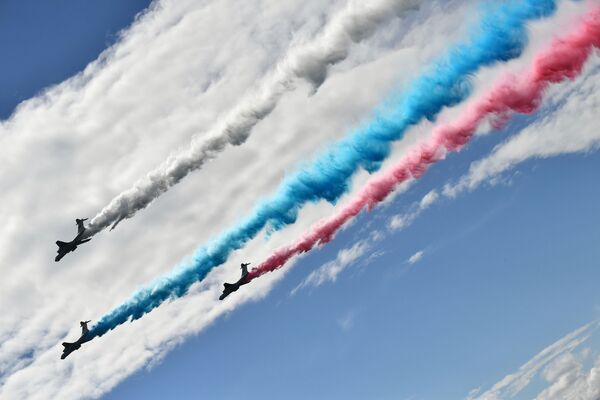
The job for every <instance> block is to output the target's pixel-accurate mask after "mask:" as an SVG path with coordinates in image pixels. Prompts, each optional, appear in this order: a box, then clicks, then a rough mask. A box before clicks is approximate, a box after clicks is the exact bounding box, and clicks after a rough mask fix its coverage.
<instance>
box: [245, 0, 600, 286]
mask: <svg viewBox="0 0 600 400" xmlns="http://www.w3.org/2000/svg"><path fill="white" fill-rule="evenodd" d="M594 47H596V48H598V47H600V6H596V7H594V8H592V9H591V10H590V11H589V12H588V13H587V14H586V15H585V16H584V17H583V18H582V19H581V21H580V23H579V24H578V25H577V26H576V27H575V29H574V30H573V31H572V32H570V33H569V34H567V35H566V36H564V37H559V38H555V39H554V40H553V42H552V44H551V45H550V47H549V48H548V49H547V50H545V51H542V52H541V53H539V54H538V55H537V56H536V57H535V58H534V60H533V64H532V65H531V67H530V68H529V69H528V70H527V71H525V72H524V73H521V74H518V75H517V74H509V75H506V76H505V77H503V78H502V79H500V80H499V81H498V82H497V83H496V84H495V85H494V86H493V87H492V89H491V90H490V91H489V92H487V93H486V94H485V95H483V96H482V97H481V98H479V99H478V100H476V101H474V102H472V103H471V104H470V106H469V107H468V108H467V109H466V110H465V112H464V113H463V114H462V115H461V116H460V117H459V118H458V119H457V120H456V121H455V122H454V123H452V124H444V125H440V126H438V127H436V128H435V129H434V130H433V132H432V134H431V136H430V137H429V138H428V139H427V140H426V141H425V142H424V143H421V144H418V145H416V146H415V147H414V148H413V149H412V150H411V151H410V152H409V153H408V154H407V155H406V156H405V157H403V158H402V159H401V160H400V161H399V162H398V163H397V164H396V165H394V166H393V167H391V168H389V169H388V170H386V171H384V172H382V173H381V174H378V175H377V176H375V177H374V178H372V179H371V180H370V181H369V182H368V183H367V184H366V185H365V186H364V187H363V188H362V190H361V191H360V192H359V193H358V194H357V196H356V197H355V198H354V199H353V200H352V201H351V202H350V203H349V204H347V205H345V206H344V207H343V208H342V209H340V210H339V212H338V213H337V214H335V215H333V216H332V217H329V218H327V219H324V220H322V221H320V222H319V223H317V224H316V225H314V226H313V227H312V228H311V229H310V231H309V232H308V233H306V234H305V235H304V236H303V237H301V238H300V239H299V240H298V241H297V242H296V243H295V244H293V245H291V246H288V247H283V248H280V249H278V250H276V251H275V252H274V253H273V254H272V255H271V256H270V257H269V258H267V259H266V260H265V261H264V262H262V263H261V264H260V265H259V266H258V267H256V268H254V269H253V270H252V271H250V272H249V274H248V278H249V281H250V280H253V279H255V278H258V277H259V276H261V275H263V274H265V273H267V272H270V271H274V270H276V269H278V268H281V267H282V266H283V265H284V264H285V263H286V262H287V261H289V260H290V259H291V258H292V257H294V256H296V255H298V254H301V253H305V252H307V251H309V250H311V249H312V248H313V247H315V246H317V245H323V244H325V243H327V242H329V241H330V240H331V239H332V237H333V235H334V234H335V233H336V232H337V231H338V230H339V229H340V228H341V227H342V226H343V225H344V224H345V223H346V222H348V221H349V220H350V219H352V218H353V217H355V216H356V215H357V214H359V213H360V212H361V211H362V210H363V208H365V207H366V208H367V209H368V210H371V209H372V208H373V207H375V205H377V204H378V203H380V202H381V201H382V200H384V199H385V198H386V197H387V196H388V195H389V194H390V193H391V192H392V191H393V190H394V189H395V188H396V186H397V185H398V184H400V183H402V182H404V181H406V180H408V179H410V178H412V177H414V178H419V177H420V176H422V175H423V174H424V173H425V171H426V170H427V169H428V168H429V166H430V165H431V164H433V163H435V162H437V161H439V160H441V159H442V158H444V156H445V154H446V152H448V151H458V150H460V149H461V148H462V147H463V146H464V145H465V144H466V143H467V142H469V140H471V138H472V137H473V135H474V133H475V130H476V129H477V127H478V126H479V124H480V123H481V122H483V121H484V120H485V119H486V118H490V120H491V123H492V126H493V127H494V128H496V129H497V128H500V127H502V126H503V125H504V124H505V123H506V122H507V121H508V118H509V116H510V113H511V112H517V113H524V114H529V113H532V112H534V111H535V110H537V108H538V107H539V105H540V103H541V99H542V95H543V92H544V90H545V89H546V88H547V87H548V86H549V85H550V84H551V83H558V82H561V81H563V80H565V79H574V78H575V77H576V76H578V75H579V74H580V73H581V70H582V68H583V65H584V63H585V61H586V60H587V58H588V56H589V55H590V53H591V51H592V50H593V48H594Z"/></svg>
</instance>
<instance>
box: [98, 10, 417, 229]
mask: <svg viewBox="0 0 600 400" xmlns="http://www.w3.org/2000/svg"><path fill="white" fill-rule="evenodd" d="M418 4H419V1H418V0H379V1H374V2H369V4H362V2H358V1H356V2H354V1H353V2H351V3H350V4H349V5H348V6H347V7H346V9H344V11H342V12H341V13H340V14H338V15H337V16H336V17H335V18H334V19H333V20H332V21H331V22H330V23H329V24H328V25H327V26H326V27H325V28H324V30H323V32H322V33H321V34H320V35H318V36H317V37H316V38H315V39H314V40H313V41H311V42H309V43H306V44H303V45H301V46H298V47H294V48H293V49H292V50H291V51H290V52H289V53H288V55H287V56H286V57H285V58H284V59H283V60H282V61H281V62H280V63H279V65H278V67H277V68H276V69H275V70H274V71H273V73H272V74H271V75H270V76H269V77H268V78H267V79H266V80H265V81H264V82H263V85H262V86H261V87H260V88H259V89H258V91H257V93H255V94H254V95H252V96H249V97H246V98H245V99H244V100H242V102H241V103H240V104H238V106H237V107H236V108H234V109H233V110H232V111H231V112H230V113H229V115H228V116H227V117H226V118H225V119H224V120H223V121H221V122H220V123H219V124H218V125H216V126H215V127H214V128H213V129H212V130H211V132H210V133H209V135H208V136H209V139H208V140H200V139H194V140H192V142H191V144H190V146H189V148H188V149H187V150H186V151H184V152H182V153H179V154H176V155H173V156H170V157H169V158H168V159H167V160H166V161H165V162H164V163H163V164H161V165H160V166H159V167H158V168H156V169H154V170H153V171H151V172H150V173H148V174H147V175H146V176H145V177H143V178H141V179H140V180H138V181H137V182H136V183H135V184H134V185H133V187H131V188H129V189H127V190H126V191H124V192H122V193H120V194H119V195H117V196H116V197H115V198H113V200H112V201H111V202H110V203H109V204H108V205H107V206H106V207H104V208H103V209H102V211H100V212H99V213H98V214H97V215H96V216H95V217H94V218H92V220H91V222H90V226H89V227H88V230H87V236H88V237H91V236H93V235H95V234H96V233H98V232H99V231H101V230H103V229H105V228H107V227H108V226H109V225H111V224H112V228H114V227H115V226H116V225H117V224H118V223H119V222H120V221H122V220H123V219H125V218H131V217H132V216H133V215H135V213H136V212H137V211H139V210H141V209H143V208H145V207H146V206H148V205H149V204H150V203H151V202H152V201H153V200H154V199H156V198H157V197H158V196H160V195H161V194H163V193H165V192H166V191H167V190H169V188H171V187H172V186H174V185H176V184H177V183H178V182H179V181H180V180H181V179H183V178H184V177H185V176H186V175H187V174H189V173H190V172H192V171H194V170H196V169H199V168H201V167H202V165H204V163H205V162H206V161H208V160H210V159H211V158H213V157H214V156H215V155H216V154H218V153H219V152H221V151H223V150H224V149H225V147H226V146H227V145H229V144H231V145H240V144H242V143H244V142H245V141H246V139H248V137H249V136H250V133H251V131H252V129H253V128H254V126H256V124H258V123H259V122H260V121H261V120H262V119H264V118H265V117H267V116H268V115H269V114H270V113H271V112H272V111H273V110H274V109H275V107H276V106H277V103H278V102H279V100H280V99H281V97H282V96H283V94H285V93H286V92H288V91H291V90H293V89H294V85H293V84H294V81H295V80H296V79H298V78H300V79H305V80H307V81H308V82H309V83H310V84H312V85H313V87H314V88H315V90H316V89H317V88H318V87H319V86H320V85H321V84H322V83H323V82H324V81H325V80H326V79H327V72H328V68H329V67H330V66H332V65H334V64H336V63H339V62H340V61H343V60H344V59H345V58H346V57H347V56H348V50H349V48H350V46H351V45H352V43H357V42H360V41H362V40H365V39H367V38H368V37H370V36H371V35H372V34H373V33H374V32H375V28H376V27H377V25H379V24H381V23H383V22H385V21H386V20H389V19H391V18H394V17H402V16H403V15H404V14H405V13H406V12H408V11H411V10H415V9H417V7H418ZM112 228H111V229H112Z"/></svg>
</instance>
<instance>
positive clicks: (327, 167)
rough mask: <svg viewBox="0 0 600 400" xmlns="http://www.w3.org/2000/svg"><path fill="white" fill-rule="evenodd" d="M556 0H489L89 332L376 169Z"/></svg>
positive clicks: (520, 42)
mask: <svg viewBox="0 0 600 400" xmlns="http://www.w3.org/2000/svg"><path fill="white" fill-rule="evenodd" d="M555 8H556V1H555V0H506V1H496V2H489V1H488V2H484V3H483V5H482V6H481V9H480V14H481V19H480V22H479V24H478V25H477V26H475V27H473V28H472V29H471V30H470V31H469V39H468V40H467V41H465V42H463V43H459V44H457V45H455V46H453V47H452V48H451V49H450V50H449V51H448V53H447V54H446V55H445V56H444V57H443V58H441V59H440V60H439V61H437V62H436V63H434V64H433V65H432V66H431V67H430V68H429V69H428V70H427V71H426V72H425V73H424V74H423V75H422V76H421V77H419V78H417V79H416V80H415V81H414V82H413V83H412V84H411V85H410V86H409V87H408V89H407V90H406V92H405V93H402V94H401V95H397V96H395V97H393V98H392V99H390V100H389V101H388V102H386V107H385V110H384V111H382V112H380V113H379V115H377V116H376V117H374V119H373V120H372V121H370V122H369V123H368V124H365V125H363V126H362V127H360V128H358V129H357V130H355V131H354V132H353V133H352V134H351V135H350V136H349V137H347V138H346V139H344V140H341V141H339V142H337V143H336V144H335V145H333V146H332V147H331V148H329V149H328V150H327V151H326V152H324V153H323V154H321V155H320V156H319V157H318V158H317V159H316V160H315V161H314V162H313V163H312V165H307V166H305V167H304V168H303V169H302V170H300V171H299V172H297V173H296V174H294V175H291V176H290V177H288V178H287V179H286V180H285V181H284V182H283V184H282V186H281V187H280V189H279V191H278V192H277V193H276V194H275V196H273V197H272V198H270V199H268V200H266V201H263V202H262V203H260V204H259V205H258V206H257V207H256V208H255V209H254V211H253V212H252V214H251V216H250V217H249V218H247V219H246V220H244V221H242V222H241V223H239V224H238V225H237V226H235V227H233V228H232V229H230V230H229V231H228V232H226V233H224V234H223V235H222V236H221V237H219V238H217V239H216V240H214V241H212V242H210V243H208V244H207V245H206V246H204V247H202V248H200V249H199V250H198V251H197V252H196V254H195V255H194V257H193V260H192V261H191V262H190V263H189V264H187V265H181V266H179V267H178V268H176V269H175V270H174V271H173V272H171V273H169V274H167V275H166V276H163V277H161V278H160V279H158V280H156V281H154V282H153V283H151V284H150V285H148V286H146V287H144V288H142V289H141V290H139V291H138V292H136V293H135V294H134V295H133V296H132V297H131V298H130V299H128V300H127V301H125V302H124V303H122V304H121V305H119V306H118V307H116V308H115V309H113V310H112V311H110V312H109V313H108V314H105V315H104V316H103V317H102V318H101V319H100V320H99V321H98V322H97V323H96V325H94V327H93V328H92V329H91V331H90V334H91V335H92V337H95V336H101V335H103V334H105V333H106V332H107V331H109V330H111V329H114V328H115V327H117V326H118V325H120V324H122V323H124V322H126V321H128V320H130V319H131V320H135V319H138V318H140V317H141V316H142V315H144V314H145V313H148V312H150V311H151V310H153V309H154V308H156V307H158V306H159V305H160V304H161V303H163V302H164V301H166V300H168V299H169V298H175V297H180V296H183V295H184V294H186V292H187V291H188V289H189V288H190V286H192V284H194V283H196V282H198V281H200V280H202V279H204V277H206V275H207V274H208V273H209V272H210V271H211V269H212V268H214V267H216V266H218V265H220V264H222V263H224V262H225V261H226V260H227V258H228V257H229V254H230V253H231V252H232V251H234V250H237V249H240V248H241V247H242V246H244V244H245V243H246V242H248V241H249V240H251V239H252V238H254V237H255V236H256V235H257V234H258V233H259V232H260V231H261V230H262V229H264V228H265V227H266V228H268V229H269V230H277V229H280V228H282V227H284V226H286V225H288V224H292V223H293V222H294V221H296V218H297V215H298V211H299V209H300V208H301V207H302V206H303V205H304V204H305V203H307V202H315V201H318V200H320V199H325V200H327V201H329V202H332V203H334V202H335V201H336V200H337V199H338V198H339V197H340V196H341V195H342V194H343V193H344V192H346V191H347V190H348V181H349V178H350V177H351V176H352V175H353V174H354V173H355V172H356V171H357V170H358V169H359V168H361V167H362V168H364V169H366V170H367V171H369V172H372V171H375V170H377V169H378V168H379V166H380V165H381V163H382V161H383V160H384V159H385V158H386V157H387V156H388V154H389V153H390V149H391V145H392V142H393V141H395V140H398V139H400V138H401V137H402V135H403V134H404V132H405V131H406V129H407V128H409V127H410V126H412V125H415V124H416V123H418V122H419V121H421V120H422V119H423V118H427V119H429V120H433V119H434V118H435V117H436V115H437V114H438V113H439V112H440V111H441V110H442V108H444V107H449V106H453V105H456V104H457V103H459V102H461V101H463V100H464V99H465V98H466V97H467V96H468V95H469V94H470V92H471V89H472V88H471V84H470V76H471V74H473V73H475V72H476V71H477V70H478V69H480V68H481V67H484V66H487V65H490V64H493V63H496V62H501V61H502V62H504V61H508V60H511V59H514V58H516V57H518V56H519V55H520V54H521V53H522V51H523V48H524V47H525V45H526V43H527V28H526V23H527V22H528V21H531V20H536V19H539V18H542V17H546V16H549V15H551V14H552V13H553V12H554V11H555Z"/></svg>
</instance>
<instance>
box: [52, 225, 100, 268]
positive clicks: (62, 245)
mask: <svg viewBox="0 0 600 400" xmlns="http://www.w3.org/2000/svg"><path fill="white" fill-rule="evenodd" d="M84 221H87V218H83V219H79V218H77V219H76V220H75V224H77V236H75V239H73V240H71V241H70V242H61V241H60V240H57V241H56V244H57V245H58V254H57V255H56V258H55V259H54V261H56V262H58V261H60V259H61V258H63V257H64V256H65V255H66V254H67V253H70V252H72V251H75V249H76V248H77V246H79V245H80V244H82V243H86V242H89V241H90V240H92V238H89V239H85V238H84V235H85V226H84V225H83V222H84Z"/></svg>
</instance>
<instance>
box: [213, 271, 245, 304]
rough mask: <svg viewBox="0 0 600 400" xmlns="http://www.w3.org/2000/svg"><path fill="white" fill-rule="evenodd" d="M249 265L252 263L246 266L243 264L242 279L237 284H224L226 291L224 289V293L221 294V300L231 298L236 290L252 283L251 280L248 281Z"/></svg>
mask: <svg viewBox="0 0 600 400" xmlns="http://www.w3.org/2000/svg"><path fill="white" fill-rule="evenodd" d="M248 265H250V263H247V264H244V263H242V265H241V268H242V276H241V278H240V279H238V281H237V282H236V283H227V282H226V283H224V284H223V286H224V289H223V293H222V294H221V296H219V300H223V299H224V298H225V297H227V296H229V295H230V294H231V293H233V292H235V291H236V290H238V289H239V288H240V286H242V285H245V284H246V283H248V282H250V280H249V279H248Z"/></svg>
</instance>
